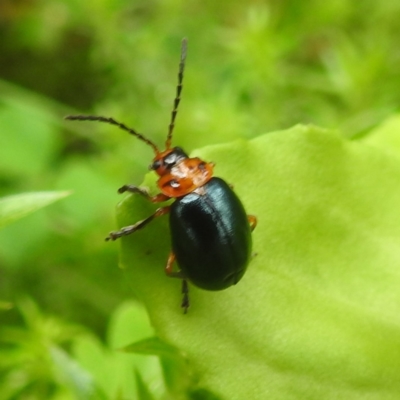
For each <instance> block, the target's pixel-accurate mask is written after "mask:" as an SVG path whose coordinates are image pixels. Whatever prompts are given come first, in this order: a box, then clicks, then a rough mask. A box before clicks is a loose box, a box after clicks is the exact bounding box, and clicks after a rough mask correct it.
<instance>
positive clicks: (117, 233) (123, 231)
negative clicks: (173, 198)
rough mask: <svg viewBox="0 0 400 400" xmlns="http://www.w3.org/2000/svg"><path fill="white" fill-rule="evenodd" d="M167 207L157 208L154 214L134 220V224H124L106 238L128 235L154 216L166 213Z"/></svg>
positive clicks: (111, 238) (112, 238) (167, 211)
mask: <svg viewBox="0 0 400 400" xmlns="http://www.w3.org/2000/svg"><path fill="white" fill-rule="evenodd" d="M169 209H170V207H169V206H166V207H161V208H158V209H157V210H156V212H155V213H154V214H152V215H150V217H148V218H146V219H144V220H142V221H139V222H136V224H134V225H129V226H125V227H123V228H121V229H120V230H119V231H114V232H110V234H109V235H108V236H107V237H106V240H116V239H119V238H120V237H122V236H127V235H130V234H131V233H133V232H136V231H138V230H139V229H142V228H144V227H145V226H146V225H147V224H148V223H150V222H151V221H153V219H154V218H156V217H161V216H162V215H165V214H168V213H169Z"/></svg>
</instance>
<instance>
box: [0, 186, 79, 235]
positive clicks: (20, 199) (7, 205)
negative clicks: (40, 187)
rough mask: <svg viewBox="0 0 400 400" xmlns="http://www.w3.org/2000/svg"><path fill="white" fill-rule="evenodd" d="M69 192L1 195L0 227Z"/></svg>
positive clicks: (67, 194)
mask: <svg viewBox="0 0 400 400" xmlns="http://www.w3.org/2000/svg"><path fill="white" fill-rule="evenodd" d="M70 194H71V192H68V191H63V192H33V193H23V194H16V195H12V196H7V197H3V198H2V199H0V228H2V227H3V226H6V225H8V224H11V223H12V222H14V221H17V220H18V219H21V218H23V217H25V216H26V215H28V214H31V213H33V212H34V211H37V210H39V209H41V208H43V207H46V206H48V205H49V204H51V203H54V202H55V201H57V200H60V199H62V198H64V197H66V196H69V195H70Z"/></svg>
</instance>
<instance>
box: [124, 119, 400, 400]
mask: <svg viewBox="0 0 400 400" xmlns="http://www.w3.org/2000/svg"><path fill="white" fill-rule="evenodd" d="M396 129H397V132H398V134H400V127H399V126H398V125H397V127H396ZM196 155H197V156H200V157H202V158H204V159H206V160H211V161H214V162H216V163H217V167H216V175H217V176H221V177H223V178H225V179H226V180H227V181H228V182H229V183H231V184H233V185H234V188H235V191H236V192H237V193H238V195H239V197H240V198H241V199H242V200H243V203H244V205H245V208H246V210H247V211H248V212H249V213H251V214H254V215H256V216H257V217H258V222H259V223H258V226H257V228H256V230H255V231H254V234H253V238H254V252H255V253H256V254H257V255H256V256H255V257H254V258H253V260H251V262H250V265H249V268H248V271H247V273H246V275H245V276H244V278H243V279H242V281H240V282H239V284H238V285H236V286H234V287H231V288H229V289H227V290H225V291H220V292H208V291H204V290H200V289H197V288H196V287H193V286H190V297H191V304H192V306H191V308H190V309H189V312H188V314H187V315H184V314H183V313H182V311H181V309H180V307H179V304H180V300H181V293H180V282H179V281H178V280H174V279H169V278H166V277H165V276H164V272H163V268H164V266H165V264H166V259H167V256H168V252H169V247H170V245H169V233H168V218H158V219H156V220H155V221H154V222H153V223H152V224H150V225H149V226H147V227H146V229H143V230H141V231H139V232H137V233H135V234H134V235H132V236H130V237H125V238H123V239H122V258H121V263H122V266H123V267H124V268H125V269H126V272H127V275H128V279H129V281H130V282H131V283H132V286H133V288H134V289H135V292H136V294H137V296H138V298H139V299H141V300H142V301H143V302H144V303H145V305H146V307H147V309H148V311H149V314H150V318H151V320H152V322H153V325H154V327H155V329H156V334H157V336H158V337H160V338H161V340H163V341H164V342H166V343H168V344H170V345H172V346H174V347H176V348H178V349H180V351H181V352H183V353H184V354H185V356H186V357H187V359H188V360H189V363H190V364H191V368H192V369H193V370H194V371H195V374H196V376H195V378H196V387H195V388H194V387H192V388H191V389H193V390H195V389H196V388H198V389H199V390H200V391H198V393H201V390H205V391H206V392H207V393H214V394H215V395H216V396H219V397H221V398H222V399H245V398H249V399H258V398H268V399H274V400H276V399H282V400H286V399H316V400H317V399H324V400H331V399H332V400H333V399H338V398H343V399H352V400H356V399H360V400H361V399H366V398H367V399H369V400H372V399H374V400H375V399H376V400H378V399H379V400H382V399H385V400H386V399H398V398H399V396H400V380H399V376H400V290H399V287H400V273H399V271H400V185H399V182H400V160H399V159H398V157H397V155H396V154H393V153H390V152H387V151H384V150H383V149H381V148H379V147H377V146H371V145H370V144H368V143H363V141H354V142H352V141H347V140H345V139H343V138H342V137H340V136H339V135H338V134H336V133H333V132H330V131H326V130H322V129H318V128H315V127H305V126H297V127H294V128H293V129H290V130H287V131H282V132H273V133H270V134H267V135H263V136H260V137H258V138H256V139H254V140H251V141H249V142H246V141H237V142H234V143H231V144H226V145H220V146H210V147H207V148H204V149H202V150H201V151H197V152H196ZM151 179H153V178H151ZM151 179H150V178H149V177H148V178H146V182H150V180H151ZM152 212H154V205H151V204H148V203H147V202H146V200H145V199H143V198H141V197H139V196H127V197H126V198H125V199H124V200H123V201H122V202H121V203H120V205H119V206H118V220H119V224H120V226H126V225H130V224H132V223H135V222H136V221H138V220H141V219H143V218H145V217H146V216H148V215H150V214H151V213H152Z"/></svg>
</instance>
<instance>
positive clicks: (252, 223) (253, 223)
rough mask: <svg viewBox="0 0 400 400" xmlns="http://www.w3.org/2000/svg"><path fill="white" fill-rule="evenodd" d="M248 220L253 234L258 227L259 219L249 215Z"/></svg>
mask: <svg viewBox="0 0 400 400" xmlns="http://www.w3.org/2000/svg"><path fill="white" fill-rule="evenodd" d="M247 219H248V221H249V224H250V229H251V231H252V232H253V231H254V229H256V226H257V217H256V216H254V215H248V216H247Z"/></svg>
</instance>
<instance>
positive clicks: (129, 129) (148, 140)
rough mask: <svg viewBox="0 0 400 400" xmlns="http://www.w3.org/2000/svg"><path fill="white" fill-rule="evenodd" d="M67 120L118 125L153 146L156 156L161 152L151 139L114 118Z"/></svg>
mask: <svg viewBox="0 0 400 400" xmlns="http://www.w3.org/2000/svg"><path fill="white" fill-rule="evenodd" d="M65 119H69V120H71V121H99V122H105V123H107V124H111V125H116V126H118V128H120V129H123V130H124V131H126V132H128V133H130V134H131V135H133V136H136V137H137V138H138V139H140V140H142V141H143V142H145V143H147V144H148V145H149V146H151V147H152V148H153V150H154V152H155V153H156V154H158V153H159V152H160V151H159V150H158V147H157V146H156V145H155V144H154V143H153V142H152V141H151V140H150V139H147V138H146V137H144V136H143V135H142V134H141V133H139V132H136V131H135V130H134V129H131V128H128V127H127V126H126V125H125V124H122V123H121V122H118V121H116V120H115V119H113V118H106V117H98V116H96V115H68V116H66V117H65Z"/></svg>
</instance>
